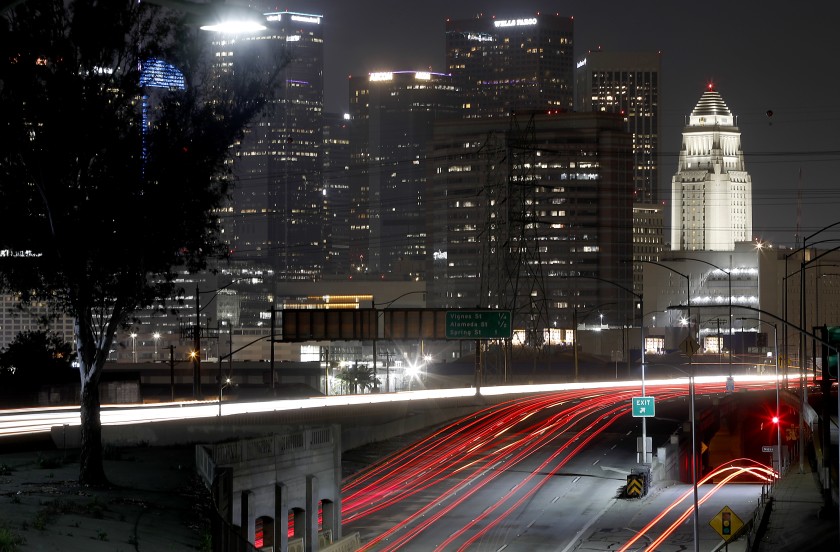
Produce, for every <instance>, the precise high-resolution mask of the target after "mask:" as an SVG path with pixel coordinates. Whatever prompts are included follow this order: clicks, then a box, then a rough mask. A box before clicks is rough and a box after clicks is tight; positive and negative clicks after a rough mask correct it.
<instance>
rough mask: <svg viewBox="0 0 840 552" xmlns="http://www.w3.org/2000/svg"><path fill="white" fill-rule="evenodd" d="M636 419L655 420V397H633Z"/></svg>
mask: <svg viewBox="0 0 840 552" xmlns="http://www.w3.org/2000/svg"><path fill="white" fill-rule="evenodd" d="M631 401H632V404H633V417H634V418H653V417H654V416H655V415H656V406H655V403H654V400H653V397H633V398H632V399H631Z"/></svg>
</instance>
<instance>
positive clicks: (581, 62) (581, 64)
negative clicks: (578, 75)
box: [576, 58, 586, 69]
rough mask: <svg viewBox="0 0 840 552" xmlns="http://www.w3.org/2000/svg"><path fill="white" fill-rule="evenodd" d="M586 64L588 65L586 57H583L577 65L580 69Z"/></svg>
mask: <svg viewBox="0 0 840 552" xmlns="http://www.w3.org/2000/svg"><path fill="white" fill-rule="evenodd" d="M584 65H586V58H583V59H582V60H580V61H579V62H577V65H576V67H577V68H578V69H580V68H581V67H583V66H584Z"/></svg>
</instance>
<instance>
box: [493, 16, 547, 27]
mask: <svg viewBox="0 0 840 552" xmlns="http://www.w3.org/2000/svg"><path fill="white" fill-rule="evenodd" d="M536 24H537V18H536V17H529V18H527V19H500V20H498V21H494V22H493V26H494V27H524V26H527V25H536Z"/></svg>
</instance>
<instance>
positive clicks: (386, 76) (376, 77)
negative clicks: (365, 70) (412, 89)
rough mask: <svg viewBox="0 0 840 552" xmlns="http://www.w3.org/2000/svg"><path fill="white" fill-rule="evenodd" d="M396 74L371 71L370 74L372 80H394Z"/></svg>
mask: <svg viewBox="0 0 840 552" xmlns="http://www.w3.org/2000/svg"><path fill="white" fill-rule="evenodd" d="M393 78H394V74H393V73H391V72H390V71H389V72H381V73H371V74H370V82H374V81H389V80H393Z"/></svg>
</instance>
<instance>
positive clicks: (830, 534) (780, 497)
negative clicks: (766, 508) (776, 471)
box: [756, 462, 838, 552]
mask: <svg viewBox="0 0 840 552" xmlns="http://www.w3.org/2000/svg"><path fill="white" fill-rule="evenodd" d="M804 469H805V473H799V466H798V465H796V464H794V465H792V466H791V467H790V468H789V469H788V472H787V474H785V475H784V476H783V477H782V479H781V480H779V482H778V483H776V488H775V490H774V491H773V505H772V509H771V510H770V517H769V520H768V523H767V527H766V529H765V530H764V532H763V534H762V535H761V536H760V541H759V546H758V547H757V548H756V550H760V551H762V552H764V551H766V552H788V551H789V552H807V551H815V552H816V551H825V550H838V531H837V512H836V511H832V512H831V513H830V514H829V515H828V519H820V518H819V512H820V510H821V508H822V505H823V497H822V492H821V489H820V484H819V480H818V479H817V476H816V474H815V473H814V472H813V471H812V470H811V466H810V465H809V464H808V463H807V462H806V463H805V466H804Z"/></svg>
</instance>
